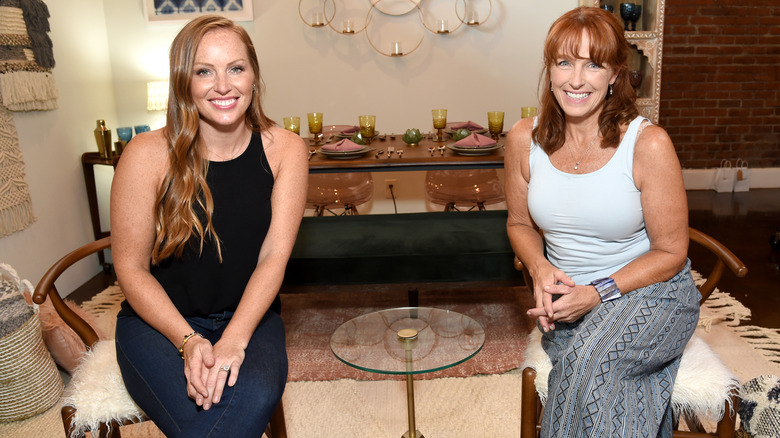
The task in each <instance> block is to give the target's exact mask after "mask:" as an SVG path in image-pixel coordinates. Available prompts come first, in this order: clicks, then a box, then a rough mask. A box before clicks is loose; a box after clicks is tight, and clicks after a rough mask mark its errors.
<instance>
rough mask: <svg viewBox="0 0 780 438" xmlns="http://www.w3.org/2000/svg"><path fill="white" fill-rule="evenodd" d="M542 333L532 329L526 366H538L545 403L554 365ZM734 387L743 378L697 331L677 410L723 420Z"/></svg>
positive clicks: (680, 378)
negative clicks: (735, 372) (727, 364)
mask: <svg viewBox="0 0 780 438" xmlns="http://www.w3.org/2000/svg"><path fill="white" fill-rule="evenodd" d="M541 340H542V333H541V332H540V331H539V330H532V331H531V334H530V335H529V336H528V348H527V349H526V352H525V360H524V362H523V368H527V367H530V368H533V369H534V370H536V380H534V385H536V392H538V393H539V398H540V399H541V400H542V403H544V402H545V401H546V400H547V378H548V376H549V374H550V369H551V368H552V363H551V362H550V358H549V357H548V356H547V353H545V351H544V349H542V342H541ZM732 390H739V380H738V379H737V377H736V376H735V375H734V374H733V373H732V372H731V371H730V370H729V369H728V368H727V367H726V365H724V364H723V362H722V361H721V360H720V358H719V357H718V355H717V354H715V352H714V351H712V349H711V348H710V347H709V346H708V345H707V343H706V342H704V341H702V340H701V339H700V338H699V337H698V336H696V335H693V337H692V338H691V340H690V341H689V342H688V345H686V347H685V352H684V353H683V357H682V360H681V361H680V370H679V371H678V372H677V380H676V381H675V383H674V391H673V393H672V406H673V408H674V411H675V412H676V413H678V414H680V413H683V412H685V413H695V414H696V415H698V416H699V417H701V418H705V419H707V420H711V421H719V420H720V419H721V418H723V415H724V411H725V403H726V402H727V401H730V399H729V398H728V397H729V394H730V392H731V391H732Z"/></svg>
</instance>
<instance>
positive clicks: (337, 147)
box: [320, 138, 495, 152]
mask: <svg viewBox="0 0 780 438" xmlns="http://www.w3.org/2000/svg"><path fill="white" fill-rule="evenodd" d="M493 143H495V142H493ZM363 147H364V146H361V145H359V144H357V143H355V142H354V141H352V140H350V139H348V138H345V139H344V140H341V141H337V142H336V143H333V144H326V145H324V146H322V147H321V148H320V149H325V150H326V151H336V152H348V151H359V150H361V149H363Z"/></svg>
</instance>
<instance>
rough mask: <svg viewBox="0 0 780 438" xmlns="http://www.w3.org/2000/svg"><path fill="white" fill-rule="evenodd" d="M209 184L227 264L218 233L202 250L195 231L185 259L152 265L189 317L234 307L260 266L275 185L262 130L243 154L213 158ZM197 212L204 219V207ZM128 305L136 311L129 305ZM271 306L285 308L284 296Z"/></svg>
mask: <svg viewBox="0 0 780 438" xmlns="http://www.w3.org/2000/svg"><path fill="white" fill-rule="evenodd" d="M206 182H207V184H208V186H209V189H210V190H211V194H212V197H213V199H214V213H213V215H212V222H213V224H214V229H215V230H216V232H217V235H218V236H219V239H220V242H221V248H222V263H220V262H219V257H218V255H217V246H216V243H215V241H214V239H213V236H207V238H206V240H205V242H204V244H203V251H202V253H201V251H200V249H199V246H200V239H199V238H198V237H197V236H195V235H193V236H192V237H191V238H190V241H189V242H188V244H187V246H186V247H185V248H184V254H183V255H182V257H181V258H180V259H179V258H177V257H175V256H174V257H170V258H168V259H166V260H163V261H162V262H161V263H160V264H159V265H158V266H152V267H151V273H152V275H154V277H155V278H156V279H157V281H159V282H160V284H161V285H162V287H163V288H164V289H165V291H166V292H167V293H168V296H169V297H170V298H171V300H172V301H173V304H174V305H175V306H176V308H177V309H178V310H179V312H180V313H181V314H182V315H183V316H207V315H210V314H214V313H220V312H223V311H226V310H229V311H234V310H235V309H236V307H237V306H238V302H239V300H240V299H241V296H242V295H243V293H244V289H245V288H246V285H247V283H248V282H249V277H250V276H251V275H252V273H253V272H254V270H255V267H256V266H257V259H258V256H259V254H260V247H261V246H262V244H263V241H264V239H265V236H266V234H267V233H268V227H269V226H270V223H271V191H272V189H273V184H274V177H273V173H272V172H271V166H270V165H269V164H268V159H267V158H266V156H265V151H264V150H263V141H262V137H261V136H260V134H258V133H253V134H252V139H251V141H250V142H249V146H248V147H247V148H246V150H245V151H244V153H243V154H241V155H240V156H239V157H237V158H234V159H233V160H230V161H224V162H216V161H212V162H210V163H209V168H208V172H207V174H206ZM196 212H197V214H198V216H199V217H200V218H201V223H203V218H204V214H203V211H202V210H196ZM125 308H128V310H131V309H129V306H127V303H123V311H124V309H125ZM271 310H274V311H275V312H277V313H279V312H280V310H281V301H280V300H279V297H278V295H277V297H276V298H275V299H274V302H273V304H272V305H271Z"/></svg>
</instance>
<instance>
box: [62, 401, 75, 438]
mask: <svg viewBox="0 0 780 438" xmlns="http://www.w3.org/2000/svg"><path fill="white" fill-rule="evenodd" d="M60 415H61V416H62V425H63V426H64V427H65V436H66V437H69V436H70V434H71V432H72V427H71V420H72V419H73V416H74V415H76V409H75V408H73V407H72V406H63V407H62V409H60Z"/></svg>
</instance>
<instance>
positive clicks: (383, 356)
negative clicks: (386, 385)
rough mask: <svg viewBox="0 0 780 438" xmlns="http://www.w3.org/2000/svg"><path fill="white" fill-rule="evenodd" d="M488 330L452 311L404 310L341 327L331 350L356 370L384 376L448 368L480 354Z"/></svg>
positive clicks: (384, 312)
mask: <svg viewBox="0 0 780 438" xmlns="http://www.w3.org/2000/svg"><path fill="white" fill-rule="evenodd" d="M484 344H485V330H484V329H483V327H482V325H481V324H480V323H478V322H477V321H475V320H473V319H472V318H470V317H468V316H466V315H463V314H460V313H458V312H453V311H450V310H442V309H433V308H429V307H401V308H397V309H388V310H380V311H377V312H371V313H367V314H365V315H361V316H358V317H357V318H354V319H351V320H349V321H347V322H345V323H344V324H342V325H341V326H339V328H337V329H336V331H335V332H334V333H333V335H332V336H331V338H330V349H331V350H332V351H333V354H334V355H336V357H337V358H338V359H339V360H341V361H342V362H344V363H346V364H347V365H350V366H352V367H355V368H358V369H361V370H364V371H369V372H373V373H380V374H421V373H428V372H433V371H439V370H443V369H445V368H449V367H452V366H455V365H458V364H459V363H462V362H464V361H466V360H468V359H470V358H471V357H473V356H474V355H475V354H477V353H478V352H479V351H480V350H481V349H482V346H483V345H484Z"/></svg>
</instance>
